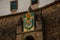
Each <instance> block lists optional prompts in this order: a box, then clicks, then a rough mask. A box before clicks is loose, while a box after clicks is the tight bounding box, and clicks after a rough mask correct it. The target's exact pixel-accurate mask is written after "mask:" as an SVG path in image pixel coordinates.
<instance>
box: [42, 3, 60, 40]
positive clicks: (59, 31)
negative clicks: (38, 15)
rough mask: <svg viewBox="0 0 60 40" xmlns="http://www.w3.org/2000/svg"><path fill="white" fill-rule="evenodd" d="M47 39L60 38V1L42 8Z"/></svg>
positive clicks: (57, 39) (54, 39) (59, 39)
mask: <svg viewBox="0 0 60 40" xmlns="http://www.w3.org/2000/svg"><path fill="white" fill-rule="evenodd" d="M42 16H43V19H44V26H43V27H44V28H45V29H44V33H45V38H46V40H60V3H56V4H54V5H51V6H49V7H47V8H44V9H42Z"/></svg>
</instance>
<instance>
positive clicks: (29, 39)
mask: <svg viewBox="0 0 60 40" xmlns="http://www.w3.org/2000/svg"><path fill="white" fill-rule="evenodd" d="M25 40H35V39H34V37H33V36H27V37H26V38H25Z"/></svg>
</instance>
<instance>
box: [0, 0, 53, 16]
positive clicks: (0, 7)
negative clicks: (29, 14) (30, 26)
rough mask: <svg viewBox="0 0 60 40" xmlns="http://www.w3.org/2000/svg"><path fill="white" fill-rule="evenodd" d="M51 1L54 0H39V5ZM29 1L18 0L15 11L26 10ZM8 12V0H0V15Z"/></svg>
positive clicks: (41, 5)
mask: <svg viewBox="0 0 60 40" xmlns="http://www.w3.org/2000/svg"><path fill="white" fill-rule="evenodd" d="M51 2H54V0H39V7H43V6H45V5H47V4H49V3H51ZM30 3H31V1H30V0H18V11H17V12H23V11H27V10H28V7H29V6H30ZM9 14H11V12H10V0H0V16H3V15H9Z"/></svg>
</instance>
